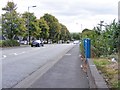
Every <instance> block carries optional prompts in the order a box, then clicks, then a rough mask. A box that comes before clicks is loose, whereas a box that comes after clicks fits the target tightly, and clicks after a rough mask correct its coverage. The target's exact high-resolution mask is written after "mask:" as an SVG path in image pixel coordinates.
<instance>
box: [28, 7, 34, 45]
mask: <svg viewBox="0 0 120 90" xmlns="http://www.w3.org/2000/svg"><path fill="white" fill-rule="evenodd" d="M30 7H36V6H28V22H27V23H28V24H27V26H28V27H27V28H28V45H29V43H30V33H29V9H30Z"/></svg>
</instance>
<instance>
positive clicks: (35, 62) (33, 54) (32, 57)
mask: <svg viewBox="0 0 120 90" xmlns="http://www.w3.org/2000/svg"><path fill="white" fill-rule="evenodd" d="M73 46H74V45H73V44H51V45H45V46H44V47H20V48H10V49H3V50H2V58H1V59H2V88H12V87H14V86H16V85H17V84H18V83H20V82H21V81H23V80H24V79H26V78H27V77H29V76H30V75H31V74H33V73H34V72H35V71H37V70H38V69H40V68H42V67H43V66H45V65H49V66H47V67H49V68H50V67H51V66H50V64H51V63H50V62H53V61H55V62H57V61H58V60H59V59H60V58H61V57H62V56H63V55H64V54H65V53H67V51H68V50H70V49H71V48H72V47H73ZM48 63H49V64H48ZM52 64H53V63H52Z"/></svg>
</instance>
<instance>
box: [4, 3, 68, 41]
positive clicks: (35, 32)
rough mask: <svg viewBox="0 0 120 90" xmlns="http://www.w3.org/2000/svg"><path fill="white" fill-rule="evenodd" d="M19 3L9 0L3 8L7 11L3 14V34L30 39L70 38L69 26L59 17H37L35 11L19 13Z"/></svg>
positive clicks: (54, 39)
mask: <svg viewBox="0 0 120 90" xmlns="http://www.w3.org/2000/svg"><path fill="white" fill-rule="evenodd" d="M16 9H17V5H16V4H14V2H8V3H7V5H6V6H5V7H3V8H2V10H4V11H6V12H5V13H4V14H3V15H2V34H3V35H4V36H6V38H8V39H14V37H16V36H17V37H18V36H20V37H22V38H23V39H26V40H28V39H29V41H30V40H31V39H45V40H48V39H51V40H52V41H53V42H58V41H59V40H64V41H67V40H68V39H70V32H69V30H68V29H67V27H66V26H65V25H63V24H61V23H59V21H58V19H57V18H56V17H55V16H53V15H51V14H48V13H46V14H44V16H42V17H40V19H37V18H36V16H35V15H34V13H30V12H24V13H22V14H19V13H17V11H16Z"/></svg>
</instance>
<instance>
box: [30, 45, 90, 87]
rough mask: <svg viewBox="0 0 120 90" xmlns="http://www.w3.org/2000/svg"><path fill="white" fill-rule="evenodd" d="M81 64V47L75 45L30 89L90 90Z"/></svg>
mask: <svg viewBox="0 0 120 90" xmlns="http://www.w3.org/2000/svg"><path fill="white" fill-rule="evenodd" d="M81 64H82V61H81V60H80V52H79V45H75V46H74V47H73V48H72V49H71V50H70V51H69V52H67V53H66V54H65V55H64V56H63V57H62V58H61V59H60V60H59V61H58V62H57V63H56V64H55V65H54V66H53V67H51V68H50V69H49V70H48V71H47V72H46V73H44V74H43V75H42V76H41V77H40V78H39V79H37V80H36V81H35V82H34V83H33V84H32V85H31V86H30V87H29V88H89V83H88V79H87V75H86V73H84V72H83V71H82V69H81V68H80V65H81Z"/></svg>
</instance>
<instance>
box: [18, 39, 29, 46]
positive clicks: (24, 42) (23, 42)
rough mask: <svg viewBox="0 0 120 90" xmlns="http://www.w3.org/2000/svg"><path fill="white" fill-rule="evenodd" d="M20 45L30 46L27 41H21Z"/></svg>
mask: <svg viewBox="0 0 120 90" xmlns="http://www.w3.org/2000/svg"><path fill="white" fill-rule="evenodd" d="M20 44H25V45H26V44H28V41H27V40H23V41H20Z"/></svg>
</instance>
